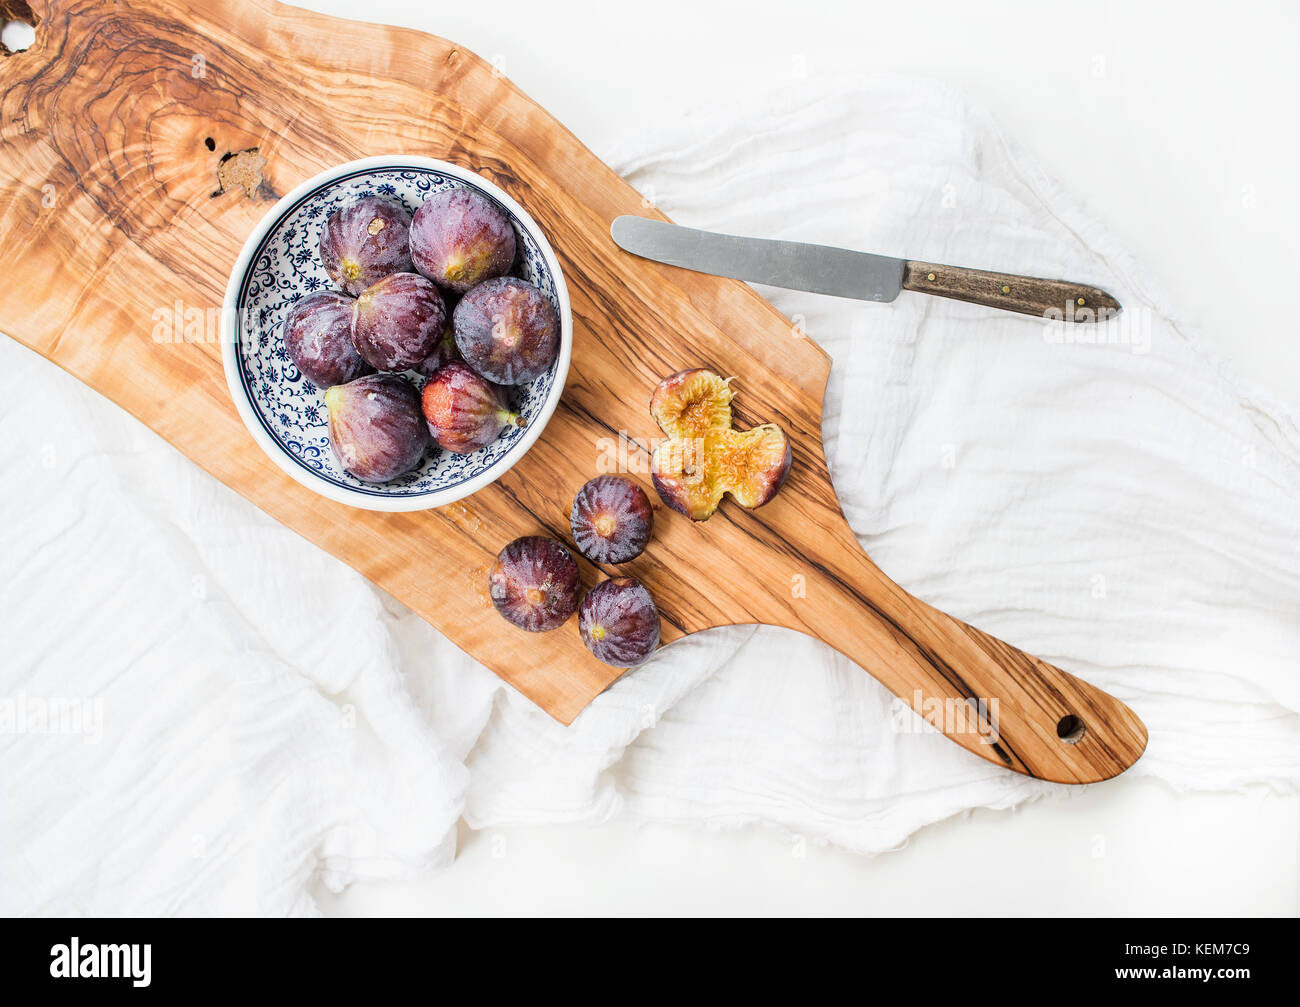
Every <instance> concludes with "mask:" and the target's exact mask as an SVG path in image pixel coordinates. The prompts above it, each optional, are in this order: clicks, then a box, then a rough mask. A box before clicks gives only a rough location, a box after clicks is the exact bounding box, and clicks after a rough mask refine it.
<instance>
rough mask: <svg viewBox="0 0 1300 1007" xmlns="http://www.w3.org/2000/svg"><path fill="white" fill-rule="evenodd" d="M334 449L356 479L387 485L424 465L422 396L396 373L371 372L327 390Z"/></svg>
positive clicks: (425, 441)
mask: <svg viewBox="0 0 1300 1007" xmlns="http://www.w3.org/2000/svg"><path fill="white" fill-rule="evenodd" d="M325 407H326V408H327V409H328V410H329V423H330V447H332V448H333V449H334V454H335V456H336V457H337V458H338V460H339V464H340V465H342V466H343V469H344V471H346V472H350V473H351V474H352V475H354V476H356V477H357V478H358V479H363V480H365V481H366V482H371V483H383V482H388V481H389V480H390V479H395V478H397V477H398V476H400V475H401V474H402V473H404V472H409V471H411V469H413V468H415V466H417V465H418V464H420V459H421V458H422V457H423V455H424V449H425V448H426V447H428V445H429V431H428V430H427V429H426V427H425V425H424V417H423V416H421V415H420V398H419V396H418V395H416V393H415V389H414V388H412V387H411V384H410V382H408V381H407V380H406V379H405V378H403V377H401V376H400V375H397V374H369V375H367V376H366V377H364V378H357V380H355V381H350V382H348V383H347V384H346V385H335V386H334V387H332V388H329V389H327V390H326V392H325Z"/></svg>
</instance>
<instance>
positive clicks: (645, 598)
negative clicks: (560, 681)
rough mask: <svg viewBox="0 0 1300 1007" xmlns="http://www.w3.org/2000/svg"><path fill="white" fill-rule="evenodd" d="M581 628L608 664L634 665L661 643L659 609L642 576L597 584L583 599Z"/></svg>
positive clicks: (584, 637) (584, 638)
mask: <svg viewBox="0 0 1300 1007" xmlns="http://www.w3.org/2000/svg"><path fill="white" fill-rule="evenodd" d="M578 632H579V633H580V634H581V635H582V642H583V643H585V644H586V645H587V649H588V650H589V651H591V652H592V653H593V654H595V655H596V656H597V657H598V658H600V659H601V660H602V661H604V662H605V663H606V664H612V665H614V667H616V668H631V667H633V666H635V665H638V664H640V663H641V662H642V661H644V660H645V659H646V658H648V657H649V656H650V655H651V654H653V653H654V652H655V648H656V647H658V646H659V610H658V609H656V608H655V603H654V599H653V598H651V597H650V592H649V591H647V590H646V588H645V585H644V584H642V583H641V582H640V581H639V580H635V579H634V578H632V577H617V578H615V579H613V580H607V581H603V582H602V583H600V584H597V585H596V586H595V587H593V588H592V589H591V590H590V591H588V592H587V597H585V598H583V599H582V607H581V608H580V609H579V610H578Z"/></svg>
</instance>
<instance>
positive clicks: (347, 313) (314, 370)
mask: <svg viewBox="0 0 1300 1007" xmlns="http://www.w3.org/2000/svg"><path fill="white" fill-rule="evenodd" d="M284 345H285V348H286V349H287V350H288V351H289V356H290V357H292V358H293V362H294V364H296V365H297V367H298V370H300V371H301V372H302V374H303V376H304V377H305V378H307V380H308V381H311V382H312V383H313V384H315V385H316V386H317V387H319V388H329V387H330V386H331V385H344V384H347V383H348V382H349V381H353V380H355V379H356V378H359V377H361V376H362V375H363V374H369V373H370V372H371V371H372V370H373V368H372V367H371V366H370V365H369V364H367V363H366V362H365V361H364V360H363V359H361V355H360V354H359V353H357V351H356V348H355V347H354V346H353V345H352V298H350V297H348V296H346V295H345V294H340V293H336V292H335V291H333V290H319V291H317V292H316V293H314V294H308V295H307V296H306V297H304V298H302V299H301V300H300V301H298V303H296V304H295V305H294V306H293V307H292V308H291V309H290V310H289V314H288V316H287V317H286V318H285V320H284Z"/></svg>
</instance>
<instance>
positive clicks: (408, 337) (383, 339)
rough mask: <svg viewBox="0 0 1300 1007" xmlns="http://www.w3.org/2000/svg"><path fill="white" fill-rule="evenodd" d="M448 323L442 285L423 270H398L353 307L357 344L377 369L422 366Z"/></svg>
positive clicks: (367, 292)
mask: <svg viewBox="0 0 1300 1007" xmlns="http://www.w3.org/2000/svg"><path fill="white" fill-rule="evenodd" d="M446 328H447V306H446V305H445V304H444V303H443V300H442V294H440V293H438V288H437V287H435V286H434V285H433V284H432V283H430V282H429V281H428V280H426V279H425V278H424V277H423V276H421V275H420V274H419V273H393V274H392V275H391V276H385V277H384V278H383V279H382V280H379V281H378V282H376V283H375V284H373V285H372V286H369V287H367V288H366V289H365V290H363V291H362V292H361V295H360V296H359V297H358V298H357V300H356V303H355V304H354V305H353V307H352V345H353V346H355V347H356V349H357V352H358V353H359V354H361V356H362V357H363V358H364V359H365V361H366V363H368V364H370V365H371V366H372V367H374V368H375V370H378V371H405V370H409V369H410V368H413V367H418V366H420V365H421V364H422V363H424V361H425V360H427V359H428V357H429V355H430V354H431V353H433V352H434V350H436V349H437V347H438V344H439V342H441V340H442V337H443V334H444V333H445V332H446Z"/></svg>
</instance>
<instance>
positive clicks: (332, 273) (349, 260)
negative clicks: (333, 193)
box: [320, 196, 412, 297]
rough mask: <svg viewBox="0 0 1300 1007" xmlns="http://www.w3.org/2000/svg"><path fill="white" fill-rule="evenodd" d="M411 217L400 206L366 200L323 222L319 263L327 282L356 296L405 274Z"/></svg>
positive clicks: (375, 197) (357, 201)
mask: <svg viewBox="0 0 1300 1007" xmlns="http://www.w3.org/2000/svg"><path fill="white" fill-rule="evenodd" d="M410 231H411V214H410V213H408V212H407V210H406V207H404V206H402V204H401V203H398V202H394V201H393V200H391V199H381V198H379V197H377V196H366V197H363V198H362V199H358V200H356V201H355V202H352V203H347V204H345V205H343V206H341V207H339V208H338V209H337V210H335V211H334V212H333V213H331V214H330V215H329V216H328V217H326V218H325V225H324V226H323V227H322V228H321V233H320V260H321V264H322V265H323V266H324V267H325V272H327V273H328V274H329V277H330V279H331V280H333V281H334V282H335V283H337V284H338V285H339V287H340V288H341V289H342V290H343V291H344V292H345V293H348V294H351V295H352V296H353V297H355V296H356V295H357V294H359V293H361V291H363V290H365V289H366V288H367V287H368V286H370V285H371V284H372V283H375V282H376V281H377V280H382V279H383V278H384V277H385V276H388V275H390V274H392V273H401V272H410V270H411V268H412V267H411V251H410Z"/></svg>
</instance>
